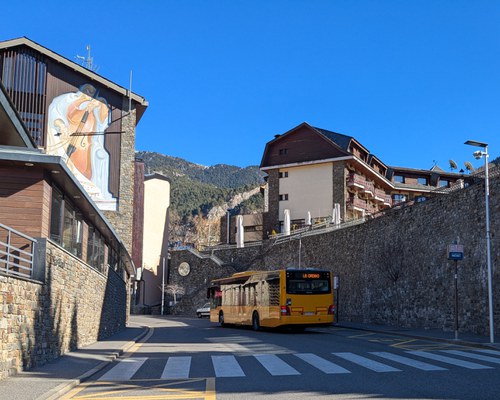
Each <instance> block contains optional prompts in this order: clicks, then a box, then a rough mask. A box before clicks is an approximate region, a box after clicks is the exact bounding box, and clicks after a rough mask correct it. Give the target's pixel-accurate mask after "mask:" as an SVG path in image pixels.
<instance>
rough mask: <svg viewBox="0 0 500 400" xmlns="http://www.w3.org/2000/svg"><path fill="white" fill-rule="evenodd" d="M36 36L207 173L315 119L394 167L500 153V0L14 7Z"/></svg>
mask: <svg viewBox="0 0 500 400" xmlns="http://www.w3.org/2000/svg"><path fill="white" fill-rule="evenodd" d="M20 36H27V37H28V38H30V39H31V40H33V41H35V42H37V43H39V44H41V45H43V46H45V47H47V48H49V49H51V50H53V51H55V52H56V53H59V54H60V55H62V56H64V57H66V58H69V59H72V60H75V61H76V59H75V56H76V55H85V54H86V50H85V48H86V46H87V45H88V44H89V45H90V46H91V54H92V57H93V59H94V65H96V66H97V67H98V70H97V72H98V73H99V74H101V75H103V76H105V77H106V78H108V79H110V80H112V81H114V82H116V83H117V84H119V85H121V86H124V87H128V85H129V75H130V71H131V70H132V71H133V88H132V90H133V91H134V92H135V93H137V94H139V95H141V96H144V97H145V98H146V99H147V100H148V102H149V104H150V106H149V108H148V110H147V111H146V113H145V114H144V116H143V118H142V120H141V121H140V123H139V125H138V127H137V141H136V148H137V149H138V150H150V151H156V152H159V153H162V154H167V155H171V156H175V157H181V158H184V159H187V160H189V161H192V162H196V163H199V164H202V165H207V166H209V165H214V164H219V163H223V164H230V165H238V166H241V167H245V166H248V165H256V164H257V165H258V164H259V163H260V161H261V157H262V153H263V151H264V147H265V144H266V142H268V141H270V140H272V139H273V137H274V135H275V134H278V133H284V132H286V131H288V130H290V129H291V128H293V127H295V126H296V125H298V124H300V123H302V122H304V121H306V122H308V123H309V124H311V125H313V126H317V127H320V128H324V129H329V130H332V131H335V132H339V133H343V134H346V135H350V136H353V137H355V138H356V139H357V140H359V141H360V142H361V143H362V144H363V145H364V146H365V147H367V148H368V149H369V150H370V151H371V152H372V153H373V154H375V155H376V156H378V157H379V158H380V159H381V160H382V161H383V162H385V163H386V164H388V165H394V166H405V167H410V168H424V169H427V168H431V167H432V166H433V165H434V163H437V164H438V165H439V166H440V167H441V168H443V169H445V170H448V168H449V163H448V160H449V159H453V160H455V161H456V163H457V164H458V165H459V168H460V167H463V163H464V162H465V161H470V162H472V164H473V165H474V166H476V167H478V166H480V165H482V161H476V160H474V159H473V157H472V155H471V153H472V152H473V151H474V150H476V149H475V148H472V147H469V146H465V145H464V144H463V143H464V142H465V141H466V140H468V139H474V140H479V141H483V142H487V143H489V145H490V146H489V151H490V154H491V156H492V158H495V157H498V156H499V155H500V129H499V128H500V1H497V0H494V1H481V0H475V1H470V0H448V1H443V0H419V1H416V0H415V1H404V0H394V1H389V0H387V1H383V0H379V1H377V0H366V1H363V0H345V1H341V0H330V1H321V0H301V1H299V0H288V1H284V0H283V1H282V0H262V1H259V0H255V1H238V0H227V1H211V0H199V1H191V0H177V1H169V0H161V1H160V0H157V1H153V0H149V1H142V2H137V1H133V2H132V1H128V0H113V1H102V2H84V3H81V2H77V3H75V2H70V3H68V2H63V1H53V0H48V1H43V2H42V1H33V0H28V1H22V2H13V1H11V2H6V4H3V5H2V23H1V24H0V40H8V39H12V38H16V37H20Z"/></svg>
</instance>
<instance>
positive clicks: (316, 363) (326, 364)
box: [295, 353, 351, 374]
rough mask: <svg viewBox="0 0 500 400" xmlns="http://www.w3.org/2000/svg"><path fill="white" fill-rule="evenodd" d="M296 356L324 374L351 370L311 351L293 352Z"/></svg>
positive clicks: (346, 372)
mask: <svg viewBox="0 0 500 400" xmlns="http://www.w3.org/2000/svg"><path fill="white" fill-rule="evenodd" d="M295 356H296V357H298V358H300V359H301V360H303V361H305V362H306V363H308V364H311V365H312V366H313V367H315V368H317V369H319V370H320V371H323V372H324V373H325V374H350V373H351V371H349V370H347V369H345V368H343V367H341V366H340V365H337V364H335V363H332V362H331V361H328V360H325V359H324V358H321V357H319V356H317V355H316V354H312V353H299V354H295Z"/></svg>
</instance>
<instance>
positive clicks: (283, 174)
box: [279, 171, 288, 178]
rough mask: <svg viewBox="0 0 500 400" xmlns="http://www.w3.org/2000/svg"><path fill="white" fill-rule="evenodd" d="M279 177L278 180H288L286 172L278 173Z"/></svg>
mask: <svg viewBox="0 0 500 400" xmlns="http://www.w3.org/2000/svg"><path fill="white" fill-rule="evenodd" d="M279 177H280V178H288V171H280V173H279Z"/></svg>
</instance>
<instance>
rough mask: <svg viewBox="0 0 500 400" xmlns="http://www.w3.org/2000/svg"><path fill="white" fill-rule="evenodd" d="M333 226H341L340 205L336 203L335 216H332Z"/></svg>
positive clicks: (334, 207)
mask: <svg viewBox="0 0 500 400" xmlns="http://www.w3.org/2000/svg"><path fill="white" fill-rule="evenodd" d="M332 224H333V225H336V226H338V225H340V204H339V203H335V205H334V206H333V215H332Z"/></svg>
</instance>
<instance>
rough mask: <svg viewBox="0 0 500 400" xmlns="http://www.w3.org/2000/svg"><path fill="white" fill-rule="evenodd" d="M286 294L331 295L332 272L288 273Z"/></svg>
mask: <svg viewBox="0 0 500 400" xmlns="http://www.w3.org/2000/svg"><path fill="white" fill-rule="evenodd" d="M286 292H287V293H289V294H325V293H331V287H330V272H327V271H287V272H286Z"/></svg>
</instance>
